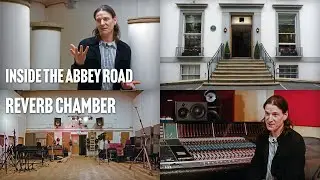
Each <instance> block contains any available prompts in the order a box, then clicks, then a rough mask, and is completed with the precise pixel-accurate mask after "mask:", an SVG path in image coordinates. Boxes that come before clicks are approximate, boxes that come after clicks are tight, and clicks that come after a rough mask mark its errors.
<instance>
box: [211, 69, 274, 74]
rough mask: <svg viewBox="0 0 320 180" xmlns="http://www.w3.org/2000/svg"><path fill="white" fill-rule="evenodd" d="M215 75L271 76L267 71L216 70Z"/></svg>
mask: <svg viewBox="0 0 320 180" xmlns="http://www.w3.org/2000/svg"><path fill="white" fill-rule="evenodd" d="M213 73H214V74H270V72H269V71H268V70H265V71H221V70H215V71H214V72H213Z"/></svg>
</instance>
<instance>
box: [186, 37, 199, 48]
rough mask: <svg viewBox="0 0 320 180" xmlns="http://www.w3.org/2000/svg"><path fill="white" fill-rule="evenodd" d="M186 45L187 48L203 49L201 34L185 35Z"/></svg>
mask: <svg viewBox="0 0 320 180" xmlns="http://www.w3.org/2000/svg"><path fill="white" fill-rule="evenodd" d="M184 47H185V48H186V49H193V48H196V49H201V34H199V35H188V34H185V36H184Z"/></svg>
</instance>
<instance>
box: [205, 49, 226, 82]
mask: <svg viewBox="0 0 320 180" xmlns="http://www.w3.org/2000/svg"><path fill="white" fill-rule="evenodd" d="M223 53H224V44H223V43H221V44H220V46H219V48H218V50H217V51H216V53H215V54H214V55H213V56H212V58H211V59H210V61H209V62H208V63H207V69H208V83H209V81H210V76H211V73H212V72H213V71H214V69H215V67H212V64H214V63H218V62H219V61H220V60H221V59H222V58H223Z"/></svg>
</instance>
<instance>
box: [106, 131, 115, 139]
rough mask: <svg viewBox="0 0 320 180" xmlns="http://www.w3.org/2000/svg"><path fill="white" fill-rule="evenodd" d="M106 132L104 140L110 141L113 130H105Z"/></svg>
mask: <svg viewBox="0 0 320 180" xmlns="http://www.w3.org/2000/svg"><path fill="white" fill-rule="evenodd" d="M105 133H106V140H109V141H112V140H113V131H107V132H105Z"/></svg>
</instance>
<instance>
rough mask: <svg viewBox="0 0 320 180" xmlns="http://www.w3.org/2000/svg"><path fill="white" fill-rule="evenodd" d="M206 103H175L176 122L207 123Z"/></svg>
mask: <svg viewBox="0 0 320 180" xmlns="http://www.w3.org/2000/svg"><path fill="white" fill-rule="evenodd" d="M207 111H208V108H207V103H206V102H176V104H175V114H176V120H177V121H207Z"/></svg>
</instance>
